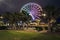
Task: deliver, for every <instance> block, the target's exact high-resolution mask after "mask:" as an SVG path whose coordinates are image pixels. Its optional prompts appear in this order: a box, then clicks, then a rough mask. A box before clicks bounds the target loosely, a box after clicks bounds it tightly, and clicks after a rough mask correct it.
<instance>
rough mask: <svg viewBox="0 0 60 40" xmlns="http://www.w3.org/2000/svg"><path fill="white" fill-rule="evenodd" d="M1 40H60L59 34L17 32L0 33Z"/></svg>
mask: <svg viewBox="0 0 60 40" xmlns="http://www.w3.org/2000/svg"><path fill="white" fill-rule="evenodd" d="M0 40H60V35H59V34H52V33H51V34H48V33H36V32H22V31H16V30H9V31H6V30H5V31H4V30H3V31H0Z"/></svg>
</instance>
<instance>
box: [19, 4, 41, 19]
mask: <svg viewBox="0 0 60 40" xmlns="http://www.w3.org/2000/svg"><path fill="white" fill-rule="evenodd" d="M22 11H26V12H27V13H29V15H30V16H31V17H32V19H33V20H35V19H38V18H39V16H41V11H42V7H41V6H40V5H38V4H36V3H27V4H25V5H24V6H23V7H22V8H21V10H20V12H22Z"/></svg>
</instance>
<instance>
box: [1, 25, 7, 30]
mask: <svg viewBox="0 0 60 40" xmlns="http://www.w3.org/2000/svg"><path fill="white" fill-rule="evenodd" d="M7 29H8V28H7V26H0V30H7Z"/></svg>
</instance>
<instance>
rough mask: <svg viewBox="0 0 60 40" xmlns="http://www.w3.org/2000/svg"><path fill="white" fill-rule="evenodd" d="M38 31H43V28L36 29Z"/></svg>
mask: <svg viewBox="0 0 60 40" xmlns="http://www.w3.org/2000/svg"><path fill="white" fill-rule="evenodd" d="M35 28H36V30H37V31H42V30H43V29H42V27H35Z"/></svg>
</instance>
